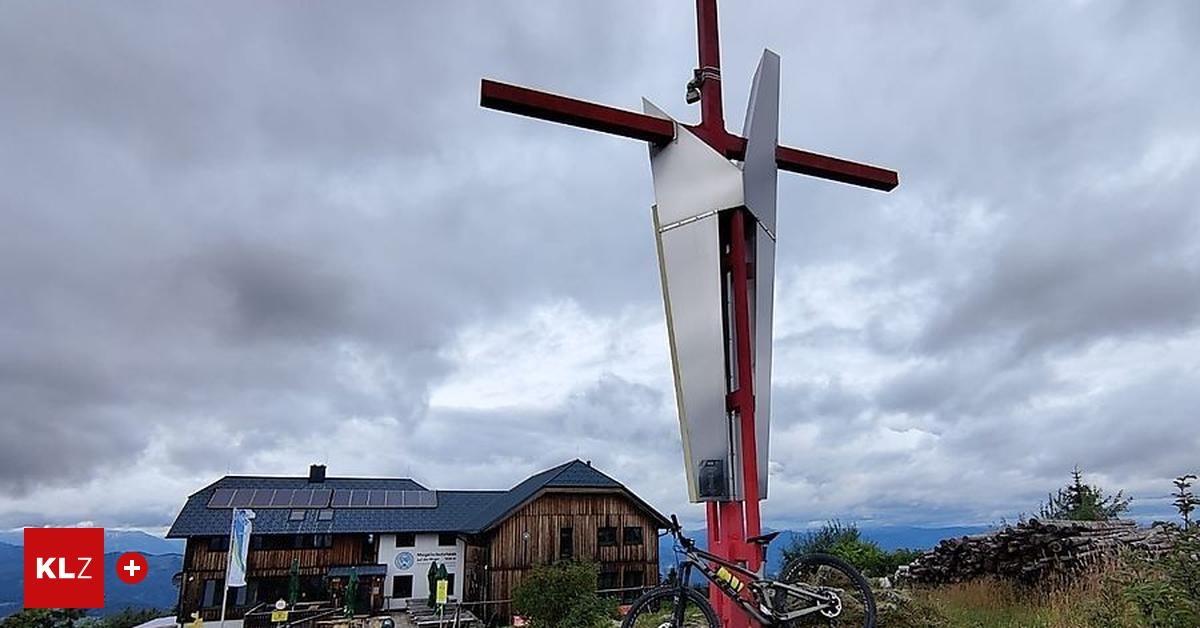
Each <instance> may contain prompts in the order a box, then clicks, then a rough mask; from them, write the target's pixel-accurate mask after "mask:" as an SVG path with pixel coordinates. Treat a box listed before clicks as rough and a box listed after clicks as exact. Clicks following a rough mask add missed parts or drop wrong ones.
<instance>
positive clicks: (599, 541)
mask: <svg viewBox="0 0 1200 628" xmlns="http://www.w3.org/2000/svg"><path fill="white" fill-rule="evenodd" d="M616 544H617V529H616V528H613V527H604V528H597V529H596V545H599V546H600V547H612V546H614V545H616Z"/></svg>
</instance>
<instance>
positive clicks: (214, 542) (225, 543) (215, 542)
mask: <svg viewBox="0 0 1200 628" xmlns="http://www.w3.org/2000/svg"><path fill="white" fill-rule="evenodd" d="M208 551H210V552H228V551H229V537H227V536H210V537H208Z"/></svg>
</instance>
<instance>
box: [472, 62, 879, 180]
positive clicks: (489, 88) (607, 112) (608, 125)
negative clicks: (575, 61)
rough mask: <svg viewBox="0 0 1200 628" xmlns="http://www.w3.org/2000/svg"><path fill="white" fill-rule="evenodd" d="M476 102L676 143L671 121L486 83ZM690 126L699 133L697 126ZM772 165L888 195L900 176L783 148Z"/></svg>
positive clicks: (730, 155)
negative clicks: (880, 191)
mask: <svg viewBox="0 0 1200 628" xmlns="http://www.w3.org/2000/svg"><path fill="white" fill-rule="evenodd" d="M479 104H480V105H482V106H484V107H487V108H488V109H496V110H498V111H507V112H509V113H515V114H519V115H523V116H528V117H531V118H538V119H540V120H548V121H550V122H558V123H560V124H568V125H571V126H575V127H580V128H584V129H591V130H593V131H601V132H604V133H610V134H612V135H620V136H622V137H628V138H632V139H636V140H642V141H644V142H650V143H652V144H668V143H670V142H671V141H672V140H674V139H675V125H674V123H672V122H671V121H670V120H667V119H664V118H659V117H655V116H650V115H646V114H644V113H637V112H634V111H629V110H627V109H618V108H616V107H609V106H607V105H601V104H597V103H593V102H588V101H586V100H579V99H577V98H570V97H567V96H560V95H558V94H551V93H549V92H543V91H539V90H536V89H529V88H528V87H521V86H519V85H512V84H509V83H501V82H498V81H492V80H489V79H483V81H482V83H481V85H480V94H479ZM688 128H693V129H697V130H698V128H697V127H690V126H689V127H688ZM725 135H726V137H725V138H723V139H725V140H726V141H723V142H715V143H716V144H720V146H715V147H714V148H717V149H718V150H719V151H720V152H721V153H723V154H724V155H725V157H726V158H727V159H734V160H738V161H741V160H742V158H743V157H744V156H745V152H746V140H745V139H744V138H742V137H738V136H737V135H733V134H731V133H726V134H725ZM775 163H776V164H777V165H778V166H779V169H780V170H786V171H788V172H795V173H798V174H804V175H809V176H813V177H818V178H821V179H828V180H831V181H839V182H841V183H848V184H850V185H857V186H861V187H866V188H871V189H875V190H883V191H885V192H889V191H891V190H892V189H894V188H895V187H896V186H897V185H899V183H900V178H899V176H898V175H897V174H896V171H894V170H888V169H887V168H880V167H878V166H872V165H869V164H863V163H859V162H855V161H850V160H847V159H841V158H839V157H831V156H829V155H822V154H820V153H814V152H810V151H806V150H800V149H798V148H790V147H787V146H779V147H778V148H776V150H775Z"/></svg>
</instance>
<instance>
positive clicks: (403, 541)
mask: <svg viewBox="0 0 1200 628" xmlns="http://www.w3.org/2000/svg"><path fill="white" fill-rule="evenodd" d="M416 546H417V535H415V534H413V533H412V532H397V533H396V547H416Z"/></svg>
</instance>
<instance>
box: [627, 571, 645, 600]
mask: <svg viewBox="0 0 1200 628" xmlns="http://www.w3.org/2000/svg"><path fill="white" fill-rule="evenodd" d="M645 583H646V574H645V573H644V572H643V571H642V570H641V569H638V568H637V567H629V568H626V569H625V578H624V580H622V582H621V588H623V589H629V590H628V591H622V592H621V599H623V600H625V601H627V602H632V601H633V600H634V599H636V598H637V596H639V595H641V594H642V592H641V590H640V589H641V587H642V585H644V584H645Z"/></svg>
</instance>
